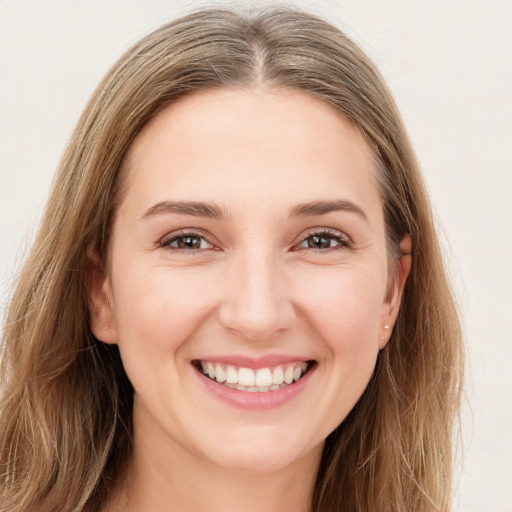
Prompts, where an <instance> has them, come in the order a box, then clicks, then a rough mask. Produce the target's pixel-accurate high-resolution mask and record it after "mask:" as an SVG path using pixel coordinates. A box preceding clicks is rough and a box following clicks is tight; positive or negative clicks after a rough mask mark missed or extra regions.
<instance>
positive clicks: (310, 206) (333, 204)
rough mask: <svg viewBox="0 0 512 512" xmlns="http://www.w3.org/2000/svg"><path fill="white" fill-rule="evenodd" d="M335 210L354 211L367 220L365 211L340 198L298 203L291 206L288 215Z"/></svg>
mask: <svg viewBox="0 0 512 512" xmlns="http://www.w3.org/2000/svg"><path fill="white" fill-rule="evenodd" d="M337 211H344V212H349V213H355V214H356V215H359V216H360V217H361V218H363V219H364V220H368V217H367V216H366V213H364V211H363V209H362V208H360V207H359V206H357V204H355V203H352V202H351V201H345V200H341V199H340V200H335V201H313V202H311V203H302V204H298V205H297V206H295V207H294V208H292V210H291V212H290V217H313V216H316V215H325V214H327V213H331V212H337Z"/></svg>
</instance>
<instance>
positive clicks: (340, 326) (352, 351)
mask: <svg viewBox="0 0 512 512" xmlns="http://www.w3.org/2000/svg"><path fill="white" fill-rule="evenodd" d="M311 282H314V286H310V287H308V288H307V289H305V290H304V291H303V292H302V300H301V302H302V305H303V309H304V311H305V312H307V313H306V315H307V317H308V320H309V322H310V324H312V325H313V326H314V328H315V330H316V331H317V333H318V334H320V336H321V338H322V339H323V340H324V341H325V342H326V343H327V344H328V346H329V348H330V349H331V351H332V352H334V353H335V355H340V356H342V357H347V356H351V357H352V356H357V355H358V354H359V353H362V352H364V350H365V348H370V349H371V350H372V351H373V349H374V348H375V347H376V346H377V343H378V333H379V324H380V316H381V312H382V306H383V297H384V290H385V284H384V280H383V278H382V275H381V274H380V273H378V272H372V271H371V270H366V271H361V270H359V269H350V268H343V269H339V270H338V269H332V271H330V272H324V273H317V274H316V275H315V278H314V279H313V280H312V281H311Z"/></svg>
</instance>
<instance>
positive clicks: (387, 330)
mask: <svg viewBox="0 0 512 512" xmlns="http://www.w3.org/2000/svg"><path fill="white" fill-rule="evenodd" d="M384 329H386V332H389V325H388V324H386V325H384ZM380 339H381V340H382V341H386V337H385V336H381V338H380Z"/></svg>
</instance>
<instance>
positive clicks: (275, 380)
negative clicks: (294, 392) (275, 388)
mask: <svg viewBox="0 0 512 512" xmlns="http://www.w3.org/2000/svg"><path fill="white" fill-rule="evenodd" d="M283 382H284V372H283V368H282V366H276V367H275V368H274V371H273V372H272V384H277V385H279V384H282V383H283Z"/></svg>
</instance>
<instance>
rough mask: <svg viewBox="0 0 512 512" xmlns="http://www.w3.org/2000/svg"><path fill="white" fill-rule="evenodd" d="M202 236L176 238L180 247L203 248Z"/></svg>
mask: <svg viewBox="0 0 512 512" xmlns="http://www.w3.org/2000/svg"><path fill="white" fill-rule="evenodd" d="M201 240H202V239H201V238H200V237H198V236H180V237H178V238H176V247H178V248H179V249H201Z"/></svg>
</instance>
